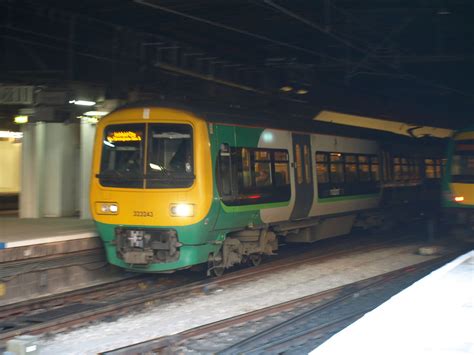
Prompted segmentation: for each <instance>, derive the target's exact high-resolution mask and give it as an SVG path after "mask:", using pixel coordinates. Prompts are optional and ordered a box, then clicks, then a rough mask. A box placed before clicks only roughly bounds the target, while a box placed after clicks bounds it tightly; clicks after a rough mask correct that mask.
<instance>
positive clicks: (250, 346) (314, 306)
mask: <svg viewBox="0 0 474 355" xmlns="http://www.w3.org/2000/svg"><path fill="white" fill-rule="evenodd" d="M456 255H457V254H456ZM456 255H447V256H442V257H438V258H436V259H432V260H429V261H425V262H423V263H420V264H417V265H413V266H409V267H404V268H401V269H398V270H395V271H391V272H388V273H385V274H382V275H378V276H375V277H371V278H368V279H365V280H361V281H358V282H355V283H352V284H349V285H345V286H342V287H337V288H334V289H331V290H327V291H324V292H320V293H317V294H314V295H310V296H306V297H303V298H300V299H296V300H293V301H289V302H285V303H282V304H279V305H275V306H271V307H268V308H264V309H261V310H258V311H254V312H250V313H247V314H243V315H240V316H236V317H232V318H229V319H226V320H222V321H219V322H215V323H211V324H208V325H205V326H201V327H198V328H194V329H190V330H187V331H184V332H182V333H179V334H175V335H172V336H165V337H160V338H156V339H152V340H149V341H146V342H142V343H139V344H134V345H131V346H127V347H123V348H119V349H115V350H111V351H107V352H104V353H103V354H108V355H109V354H110V355H111V354H113V355H119V354H120V355H121V354H131V353H133V354H142V353H143V354H144V353H147V354H149V353H216V354H222V355H230V354H236V353H245V354H254V353H255V354H259V353H283V352H285V351H291V350H293V351H296V352H302V353H306V352H307V351H310V350H311V349H313V348H314V347H316V346H317V345H319V344H320V343H322V342H323V341H324V340H325V339H327V338H329V337H330V336H331V335H332V334H334V333H335V332H337V331H339V330H341V329H343V328H345V327H346V326H347V325H349V324H351V323H352V322H354V321H355V320H357V319H358V318H360V317H362V316H363V315H364V314H365V313H367V312H369V311H370V310H372V309H374V308H376V307H377V306H378V305H379V304H381V303H383V301H385V300H386V299H387V297H388V298H389V297H391V296H392V295H393V294H394V293H393V292H388V293H387V292H385V293H384V294H383V297H377V296H374V294H376V293H380V291H381V290H382V291H383V290H386V288H387V286H388V285H390V284H393V283H398V284H399V286H401V287H402V288H403V287H406V284H410V283H411V282H413V281H414V280H417V279H419V278H421V277H423V276H424V275H426V274H427V273H429V272H430V271H432V270H434V269H436V268H438V267H439V266H441V265H442V264H444V263H446V262H447V261H448V260H451V259H452V258H454V257H455V256H456ZM392 288H393V287H392ZM395 291H399V290H395ZM395 293H397V292H395ZM368 298H369V299H370V298H372V300H369V301H367V299H368ZM278 317H279V318H280V320H278V319H277V320H275V318H278ZM220 334H232V335H233V336H232V337H229V336H227V337H226V336H220Z"/></svg>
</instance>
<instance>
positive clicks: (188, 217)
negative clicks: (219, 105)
mask: <svg viewBox="0 0 474 355" xmlns="http://www.w3.org/2000/svg"><path fill="white" fill-rule="evenodd" d="M224 116H225V115H224ZM290 123H291V122H290ZM348 131H349V132H350V131H351V130H350V129H349V130H348ZM350 135H351V134H348V135H345V136H344V135H335V134H331V133H330V132H329V133H328V132H325V133H318V132H315V133H313V132H308V131H292V130H290V129H282V128H269V127H266V126H265V125H262V126H259V125H249V124H245V125H244V124H236V123H234V122H233V121H232V119H228V120H227V121H226V120H225V119H222V118H219V119H217V118H215V117H213V115H212V114H211V113H203V111H199V110H193V109H192V108H191V109H188V108H180V107H174V106H165V105H161V104H160V105H153V104H149V105H129V106H127V107H123V108H119V109H117V110H116V111H114V112H112V113H110V114H109V115H107V116H106V117H104V118H103V119H101V120H100V121H99V123H98V124H97V131H96V136H95V141H94V153H93V164H92V176H91V185H90V207H91V212H92V216H93V219H94V221H95V224H96V226H97V230H98V232H99V235H100V237H101V239H102V241H103V244H104V248H105V251H106V255H107V259H108V261H109V262H110V263H111V264H113V265H116V266H118V267H120V268H124V269H127V270H131V271H137V272H156V273H167V272H174V271H176V270H181V269H187V268H191V267H193V266H196V265H204V266H206V265H207V270H208V273H210V274H214V275H221V274H222V273H223V272H224V270H225V269H228V268H230V267H232V266H234V265H238V264H250V265H258V264H259V263H260V262H261V260H262V256H265V255H273V254H275V253H276V252H277V251H278V247H279V243H280V241H284V242H286V243H291V242H294V243H312V242H315V241H318V240H321V239H325V238H330V237H335V236H341V235H345V234H348V233H349V232H350V231H351V230H352V229H353V228H355V227H357V228H364V229H370V228H377V227H380V226H383V225H384V224H386V223H387V215H390V216H392V217H393V216H394V215H395V213H392V212H394V211H402V212H406V211H407V210H409V209H408V208H407V206H413V205H417V206H418V207H417V212H419V211H420V210H422V211H424V210H425V209H428V208H430V206H433V205H436V204H438V202H437V200H436V201H435V202H433V198H435V199H437V198H438V197H437V196H438V195H440V179H441V175H442V171H443V167H442V166H443V162H444V160H443V159H442V156H441V155H439V154H433V151H434V150H428V151H427V152H423V149H421V147H427V145H426V144H419V145H418V147H417V149H413V147H411V146H410V145H409V144H407V143H406V142H404V141H401V142H399V143H398V144H395V143H394V142H389V141H387V140H385V139H379V140H377V139H367V138H360V137H351V136H350ZM353 135H354V134H353ZM412 141H413V140H410V142H412ZM425 150H426V149H425ZM429 154H431V156H430V155H429ZM420 204H421V205H422V206H421V207H420V206H419V205H420ZM401 218H406V217H405V216H402V217H401Z"/></svg>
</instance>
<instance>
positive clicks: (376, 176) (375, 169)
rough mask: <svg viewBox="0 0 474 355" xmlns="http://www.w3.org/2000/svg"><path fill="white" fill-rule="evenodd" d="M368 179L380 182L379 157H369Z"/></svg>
mask: <svg viewBox="0 0 474 355" xmlns="http://www.w3.org/2000/svg"><path fill="white" fill-rule="evenodd" d="M370 177H371V178H372V180H373V181H380V167H379V157H377V156H371V157H370Z"/></svg>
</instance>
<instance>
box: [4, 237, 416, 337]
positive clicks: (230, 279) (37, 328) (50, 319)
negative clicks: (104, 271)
mask: <svg viewBox="0 0 474 355" xmlns="http://www.w3.org/2000/svg"><path fill="white" fill-rule="evenodd" d="M406 238H410V237H409V236H407V237H406ZM394 243H395V244H398V243H400V237H398V238H397V239H391V240H388V241H383V242H374V243H372V244H371V245H359V246H356V244H357V242H356V243H355V244H354V245H353V246H352V247H350V248H348V247H347V245H346V246H345V247H344V249H343V250H333V251H330V252H328V251H326V252H323V253H322V251H321V250H318V249H314V250H311V251H309V252H306V253H303V254H299V253H298V254H297V255H293V256H290V257H288V258H284V259H281V260H276V261H272V262H269V263H266V264H263V265H260V266H259V267H257V268H250V269H241V270H237V271H235V272H232V273H229V274H226V275H224V276H223V277H220V278H215V279H208V278H205V277H204V275H203V274H198V273H192V272H183V273H179V274H175V275H171V276H170V275H141V276H138V277H137V278H136V279H132V280H122V281H121V282H119V283H114V284H109V285H102V286H98V287H90V288H88V289H83V290H78V291H73V292H68V293H65V294H62V295H56V296H51V297H44V298H42V299H39V300H33V301H29V302H22V303H20V304H16V305H9V306H6V307H0V344H1V342H5V341H6V340H8V339H11V338H13V337H15V336H18V335H22V334H42V333H55V332H60V331H65V330H67V329H70V328H71V327H76V326H81V325H86V324H88V323H90V322H92V321H98V320H103V319H109V320H110V319H113V318H115V317H118V316H120V315H124V314H127V313H129V312H133V311H143V310H144V309H146V307H149V306H151V305H157V304H163V303H167V302H171V301H176V300H177V299H179V298H185V297H188V296H189V295H191V294H193V293H203V292H205V290H206V289H212V288H217V287H221V286H224V285H233V284H238V283H239V282H242V281H247V280H251V279H255V278H259V277H262V276H263V275H265V274H266V273H269V272H275V271H278V270H283V269H288V268H292V267H298V266H299V265H302V264H308V263H318V262H322V261H324V260H327V259H331V258H336V257H342V256H345V255H349V254H351V253H357V252H368V251H371V250H377V249H383V248H386V247H387V246H389V245H393V244H394Z"/></svg>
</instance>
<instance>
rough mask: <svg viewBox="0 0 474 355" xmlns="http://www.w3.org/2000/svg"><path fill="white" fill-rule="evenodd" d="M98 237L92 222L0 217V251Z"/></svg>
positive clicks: (68, 219)
mask: <svg viewBox="0 0 474 355" xmlns="http://www.w3.org/2000/svg"><path fill="white" fill-rule="evenodd" d="M97 236H98V234H97V231H96V229H95V226H94V223H93V222H92V221H91V220H80V219H78V218H39V219H38V218H31V219H30V218H25V219H19V218H13V217H0V250H1V249H8V248H17V247H24V246H30V245H37V244H46V243H54V242H60V241H66V240H75V239H84V238H94V237H97Z"/></svg>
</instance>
